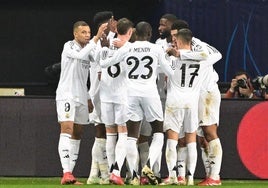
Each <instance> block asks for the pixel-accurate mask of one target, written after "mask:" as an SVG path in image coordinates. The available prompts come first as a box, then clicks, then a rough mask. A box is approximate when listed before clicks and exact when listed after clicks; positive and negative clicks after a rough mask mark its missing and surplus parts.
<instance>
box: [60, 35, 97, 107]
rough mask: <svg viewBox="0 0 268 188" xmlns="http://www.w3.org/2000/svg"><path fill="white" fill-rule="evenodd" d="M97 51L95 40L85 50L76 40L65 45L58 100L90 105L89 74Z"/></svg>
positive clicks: (62, 55)
mask: <svg viewBox="0 0 268 188" xmlns="http://www.w3.org/2000/svg"><path fill="white" fill-rule="evenodd" d="M95 50H96V44H95V42H94V41H93V40H91V41H90V42H89V43H88V44H87V45H86V46H85V47H84V48H82V47H81V46H80V45H79V44H78V43H77V42H76V41H75V40H73V41H68V42H66V43H65V44H64V48H63V51H62V54H61V73H60V80H59V83H58V88H57V91H56V100H65V99H72V100H74V101H75V102H79V103H81V104H85V105H87V104H88V102H87V101H88V99H89V95H88V92H87V80H88V72H89V67H90V62H91V61H94V58H93V57H94V54H95Z"/></svg>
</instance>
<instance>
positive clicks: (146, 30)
mask: <svg viewBox="0 0 268 188" xmlns="http://www.w3.org/2000/svg"><path fill="white" fill-rule="evenodd" d="M136 36H137V40H140V41H145V40H147V41H150V40H151V37H152V26H151V25H150V24H149V23H148V22H144V21H142V22H139V23H137V25H136Z"/></svg>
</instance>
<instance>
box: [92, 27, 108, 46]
mask: <svg viewBox="0 0 268 188" xmlns="http://www.w3.org/2000/svg"><path fill="white" fill-rule="evenodd" d="M107 26H108V23H103V24H101V26H100V27H99V29H98V32H97V34H96V37H95V38H94V42H95V43H97V42H98V40H99V39H100V40H101V38H102V37H103V35H105V33H104V31H105V30H106V29H107Z"/></svg>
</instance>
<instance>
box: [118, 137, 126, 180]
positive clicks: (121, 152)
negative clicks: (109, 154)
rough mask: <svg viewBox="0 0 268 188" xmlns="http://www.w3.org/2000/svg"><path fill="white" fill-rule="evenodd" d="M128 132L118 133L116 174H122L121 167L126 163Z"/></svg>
mask: <svg viewBox="0 0 268 188" xmlns="http://www.w3.org/2000/svg"><path fill="white" fill-rule="evenodd" d="M126 144H127V133H126V132H125V133H118V140H117V143H116V147H115V163H116V164H117V166H118V169H117V170H118V171H116V172H115V175H117V176H121V175H120V173H121V168H122V166H123V164H124V161H125V158H126V155H127V149H126Z"/></svg>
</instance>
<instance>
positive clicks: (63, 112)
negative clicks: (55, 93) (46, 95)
mask: <svg viewBox="0 0 268 188" xmlns="http://www.w3.org/2000/svg"><path fill="white" fill-rule="evenodd" d="M56 107H57V115H58V122H64V121H73V122H74V123H76V124H80V125H86V124H89V118H88V106H87V105H84V104H81V103H77V102H74V101H73V100H59V101H56Z"/></svg>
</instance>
